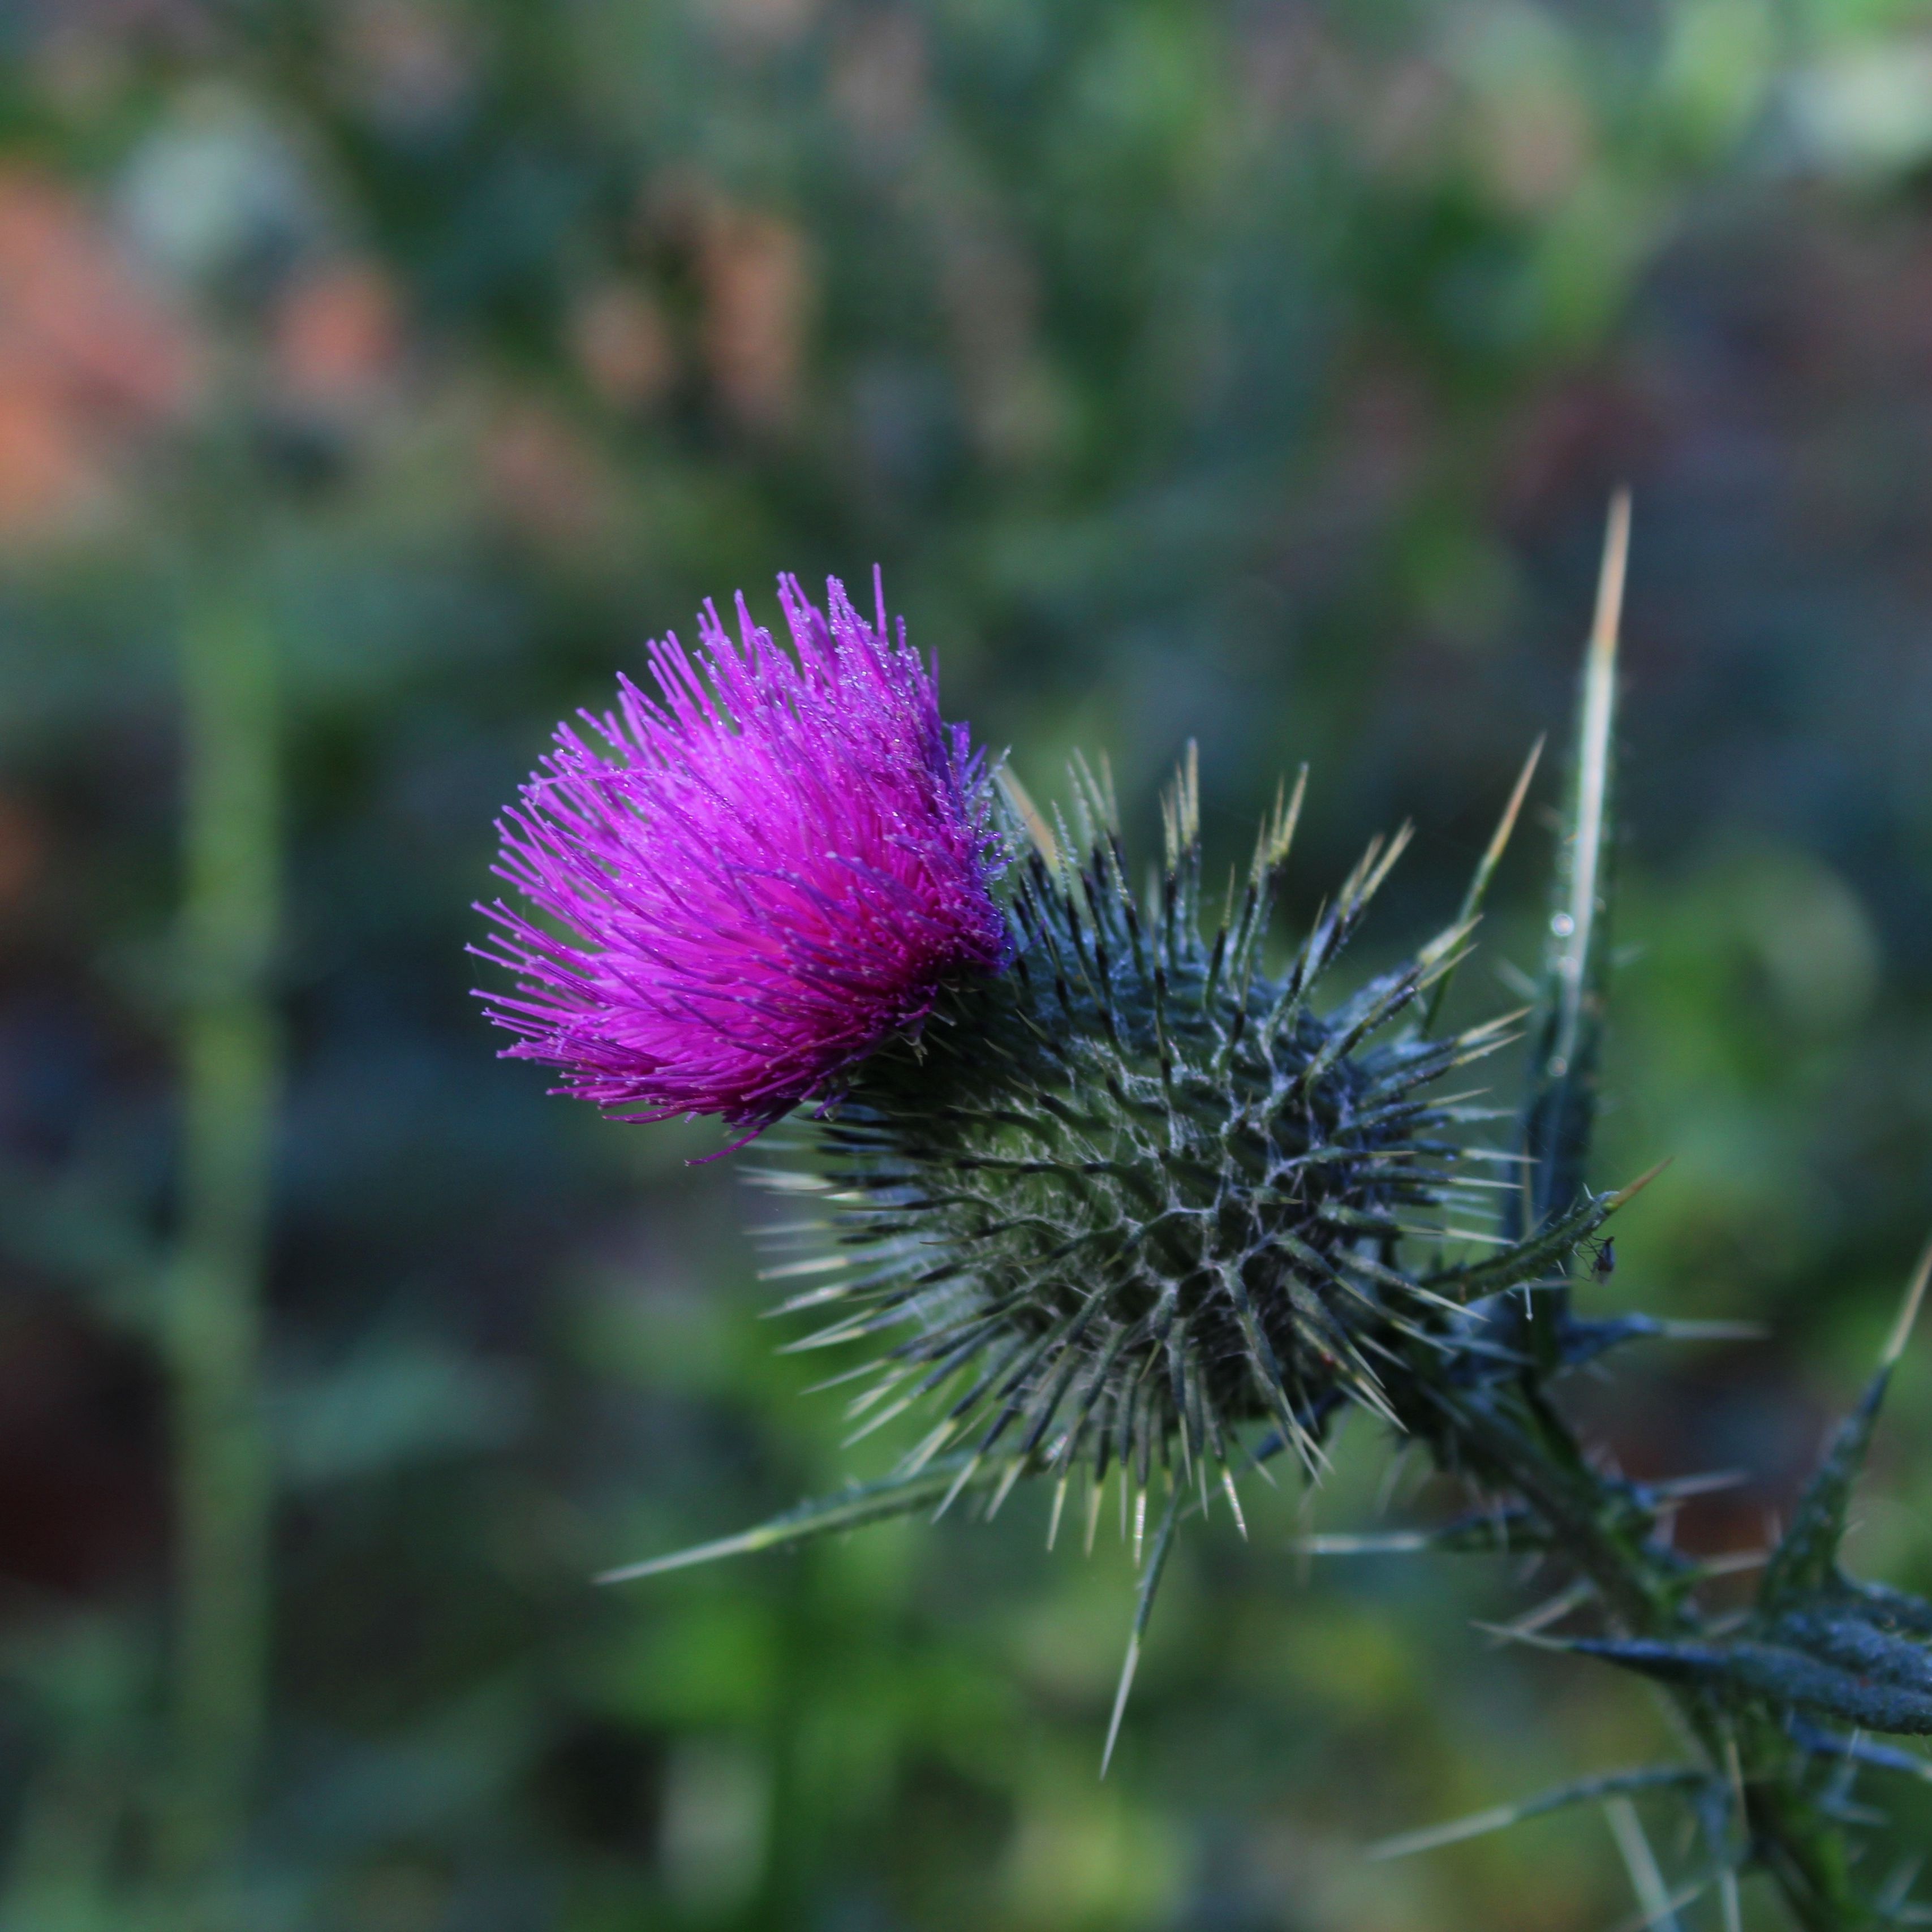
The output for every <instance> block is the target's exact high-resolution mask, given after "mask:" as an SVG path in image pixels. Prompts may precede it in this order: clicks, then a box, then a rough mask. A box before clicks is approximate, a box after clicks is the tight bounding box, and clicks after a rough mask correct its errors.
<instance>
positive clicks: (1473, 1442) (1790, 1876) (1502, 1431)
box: [1431, 1381, 1882, 1932]
mask: <svg viewBox="0 0 1932 1932" xmlns="http://www.w3.org/2000/svg"><path fill="white" fill-rule="evenodd" d="M1438 1400H1439V1408H1440V1410H1441V1413H1440V1414H1439V1416H1438V1418H1436V1424H1435V1426H1434V1428H1433V1431H1432V1432H1431V1433H1432V1434H1433V1436H1434V1439H1435V1440H1436V1443H1437V1445H1438V1447H1439V1450H1440V1451H1442V1452H1443V1453H1444V1454H1445V1459H1448V1460H1454V1463H1456V1464H1457V1465H1458V1466H1460V1468H1461V1469H1463V1472H1465V1473H1466V1475H1469V1476H1471V1477H1472V1478H1475V1480H1476V1481H1478V1483H1480V1484H1483V1485H1484V1486H1485V1487H1494V1488H1496V1489H1498V1490H1511V1491H1514V1493H1516V1494H1517V1495H1519V1496H1521V1497H1522V1498H1523V1500H1524V1501H1525V1502H1526V1503H1528V1504H1529V1505H1530V1507H1531V1508H1532V1509H1533V1510H1534V1511H1535V1513H1536V1514H1537V1515H1538V1517H1540V1518H1541V1520H1542V1521H1543V1523H1544V1526H1546V1527H1547V1529H1548V1531H1549V1532H1550V1536H1551V1538H1552V1539H1553V1542H1554V1544H1555V1546H1556V1548H1557V1550H1559V1552H1560V1553H1562V1555H1563V1556H1565V1558H1566V1559H1568V1561H1569V1562H1571V1563H1572V1564H1573V1565H1574V1566H1575V1567H1576V1568H1577V1569H1578V1570H1579V1571H1581V1572H1582V1574H1583V1575H1584V1576H1586V1577H1588V1578H1589V1580H1590V1582H1591V1583H1592V1584H1594V1585H1595V1587H1596V1589H1597V1592H1598V1595H1599V1597H1600V1598H1601V1600H1602V1602H1603V1604H1604V1607H1605V1610H1606V1611H1607V1613H1608V1614H1609V1616H1610V1619H1611V1620H1612V1621H1613V1622H1614V1623H1615V1624H1616V1625H1617V1626H1618V1627H1619V1630H1620V1631H1621V1632H1622V1634H1625V1635H1628V1636H1631V1637H1687V1636H1695V1635H1697V1634H1698V1633H1699V1631H1700V1628H1701V1627H1702V1622H1703V1620H1702V1618H1701V1616H1700V1613H1699V1612H1698V1610H1697V1607H1696V1606H1695V1604H1694V1602H1693V1601H1692V1598H1691V1591H1690V1589H1689V1587H1688V1574H1689V1573H1688V1566H1687V1565H1685V1562H1684V1560H1683V1559H1682V1558H1680V1557H1679V1556H1676V1555H1675V1554H1674V1553H1673V1552H1671V1551H1670V1550H1668V1549H1667V1548H1666V1547H1664V1544H1661V1543H1660V1542H1659V1541H1657V1540H1656V1538H1655V1537H1654V1536H1653V1535H1651V1534H1650V1533H1649V1529H1648V1526H1646V1524H1644V1523H1643V1522H1642V1521H1641V1520H1638V1519H1634V1518H1633V1517H1632V1514H1631V1508H1630V1504H1629V1499H1628V1493H1626V1492H1625V1491H1623V1490H1621V1489H1619V1487H1617V1486H1616V1485H1615V1484H1613V1482H1612V1481H1610V1479H1609V1478H1607V1477H1606V1476H1604V1475H1603V1474H1602V1473H1601V1472H1600V1471H1598V1469H1595V1468H1594V1467H1593V1466H1592V1464H1591V1463H1590V1461H1589V1458H1588V1457H1586V1456H1585V1454H1583V1449H1582V1447H1581V1445H1580V1444H1579V1442H1577V1438H1576V1436H1575V1434H1574V1432H1573V1431H1572V1430H1571V1428H1570V1427H1569V1425H1568V1423H1566V1422H1565V1421H1564V1419H1563V1418H1562V1416H1560V1415H1559V1414H1558V1413H1557V1412H1556V1410H1555V1409H1554V1408H1553V1406H1551V1405H1550V1403H1549V1401H1548V1400H1547V1398H1546V1397H1545V1396H1544V1394H1543V1391H1541V1388H1539V1387H1538V1385H1536V1384H1535V1382H1531V1381H1525V1382H1519V1383H1517V1384H1515V1385H1508V1386H1505V1387H1502V1388H1498V1387H1496V1386H1491V1387H1490V1388H1485V1389H1481V1390H1475V1391H1454V1392H1453V1393H1451V1392H1445V1394H1442V1395H1441V1396H1440V1397H1439V1398H1438ZM1664 1688H1667V1693H1668V1695H1669V1696H1670V1699H1671V1700H1672V1702H1673V1704H1674V1706H1676V1711H1677V1712H1678V1715H1679V1717H1680V1718H1682V1721H1683V1723H1684V1724H1685V1727H1686V1729H1687V1730H1688V1733H1689V1734H1690V1735H1691V1737H1693V1738H1694V1739H1695V1740H1696V1742H1697V1745H1698V1747H1699V1748H1700V1751H1701V1752H1702V1753H1703V1756H1704V1757H1705V1760H1706V1764H1707V1766H1708V1768H1709V1769H1710V1771H1711V1772H1712V1775H1713V1776H1714V1777H1725V1778H1727V1777H1728V1776H1729V1775H1730V1772H1729V1763H1730V1757H1731V1753H1732V1751H1733V1749H1735V1751H1736V1760H1737V1764H1738V1768H1739V1774H1740V1776H1741V1778H1742V1785H1743V1788H1744V1794H1745V1811H1746V1814H1747V1815H1746V1823H1747V1826H1748V1829H1749V1831H1750V1832H1751V1840H1752V1848H1753V1850H1754V1852H1755V1854H1756V1855H1757V1858H1759V1860H1760V1861H1761V1862H1762V1864H1763V1866H1764V1867H1765V1868H1766V1870H1769V1872H1770V1873H1771V1875H1772V1877H1773V1879H1775V1882H1776V1883H1777V1885H1778V1888H1779V1890H1780V1891H1781V1893H1782V1894H1783V1895H1784V1900H1785V1903H1787V1905H1788V1906H1790V1909H1791V1911H1792V1913H1793V1915H1794V1916H1795V1918H1796V1920H1797V1921H1798V1923H1799V1924H1800V1925H1801V1926H1802V1927H1804V1928H1805V1932H1867V1928H1870V1927H1876V1926H1877V1925H1879V1924H1881V1923H1882V1921H1881V1919H1880V1918H1879V1917H1878V1916H1877V1915H1876V1914H1875V1913H1874V1912H1873V1910H1872V1909H1871V1908H1870V1906H1868V1905H1867V1904H1866V1903H1864V1901H1863V1900H1861V1899H1860V1898H1859V1897H1858V1896H1857V1894H1856V1893H1855V1891H1854V1890H1853V1888H1852V1883H1851V1861H1850V1857H1849V1852H1848V1850H1847V1847H1846V1843H1845V1839H1844V1835H1843V1831H1842V1829H1841V1827H1840V1826H1838V1824H1837V1823H1835V1822H1834V1821H1833V1820H1832V1819H1831V1818H1829V1817H1827V1816H1826V1815H1825V1814H1824V1813H1823V1811H1822V1809H1821V1808H1820V1806H1819V1805H1818V1804H1817V1802H1816V1801H1815V1799H1814V1798H1813V1797H1812V1796H1811V1794H1810V1793H1808V1791H1807V1790H1805V1787H1804V1784H1803V1782H1802V1766H1803V1759H1802V1754H1800V1753H1799V1751H1797V1750H1796V1748H1795V1747H1794V1746H1793V1745H1792V1744H1791V1742H1790V1740H1789V1739H1787V1737H1786V1736H1784V1733H1783V1732H1782V1731H1781V1730H1780V1729H1779V1728H1778V1726H1777V1725H1775V1724H1773V1723H1772V1722H1771V1721H1769V1719H1768V1718H1765V1717H1763V1716H1762V1715H1751V1714H1749V1713H1739V1712H1736V1711H1733V1710H1730V1709H1727V1708H1726V1707H1725V1706H1723V1705H1722V1704H1721V1703H1719V1702H1718V1700H1715V1698H1713V1697H1711V1696H1710V1695H1709V1694H1708V1693H1706V1692H1703V1691H1700V1690H1698V1689H1697V1688H1694V1687H1688V1686H1682V1685H1671V1686H1668V1687H1664Z"/></svg>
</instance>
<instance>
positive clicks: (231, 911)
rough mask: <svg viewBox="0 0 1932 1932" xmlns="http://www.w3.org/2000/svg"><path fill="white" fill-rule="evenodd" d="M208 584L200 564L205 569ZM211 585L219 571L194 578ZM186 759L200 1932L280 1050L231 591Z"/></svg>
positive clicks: (260, 1443) (273, 786) (179, 1398)
mask: <svg viewBox="0 0 1932 1932" xmlns="http://www.w3.org/2000/svg"><path fill="white" fill-rule="evenodd" d="M204 568H205V567H204ZM207 574H208V576H210V577H214V576H215V575H217V573H216V572H214V571H208V573H207ZM181 696H182V703H183V730H184V784H185V796H184V823H183V832H182V859H183V870H184V896H183V904H182V910H181V952H180V958H181V968H182V1002H181V1022H180V1033H179V1052H180V1056H181V1082H182V1097H181V1109H182V1115H181V1136H182V1139H181V1150H182V1151H181V1194H180V1219H179V1225H178V1236H177V1240H176V1244H175V1253H174V1257H173V1264H172V1270H171V1273H170V1279H169V1294H168V1305H167V1309H166V1322H165V1330H166V1336H165V1340H166V1355H167V1364H168V1369H169V1377H170V1382H171V1391H172V1406H173V1427H174V1488H175V1510H176V1515H177V1527H176V1537H177V1548H176V1583H175V1635H174V1661H173V1666H172V1669H173V1685H172V1699H173V1720H172V1721H173V1727H174V1758H173V1763H172V1772H171V1784H170V1788H169V1792H168V1793H167V1797H166V1806H165V1809H164V1812H163V1820H162V1832H161V1838H160V1846H159V1850H160V1861H161V1864H162V1867H163V1871H164V1873H165V1874H166V1879H167V1880H168V1882H169V1884H170V1885H172V1886H174V1887H175V1888H178V1891H180V1893H181V1895H182V1896H183V1897H184V1899H185V1900H191V1901H202V1902H201V1903H191V1904H190V1912H191V1913H192V1914H194V1915H196V1916H197V1918H198V1922H202V1923H219V1922H220V1919H219V1917H218V1915H215V1916H212V1917H211V1916H210V1915H211V1914H214V1913H216V1911H217V1909H216V1907H215V1906H214V1897H215V1896H216V1888H217V1886H218V1885H220V1882H221V1879H222V1876H223V1869H224V1867H226V1865H227V1864H229V1861H231V1860H232V1858H233V1855H234V1853H235V1851H236V1847H237V1846H238V1844H239V1841H240V1838H241V1836H242V1831H243V1828H244V1826H245V1821H246V1818H247V1814H248V1786H249V1781H250V1779H251V1776H252V1774H253V1772H254V1765H255V1760H256V1757H257V1751H258V1747H259V1742H260V1733H261V1728H262V1721H263V1706H264V1678H265V1676H266V1667H267V1652H268V1627H269V1516H270V1505H271V1494H270V1490H271V1479H270V1469H269V1450H268V1445H267V1443H266V1439H265V1437H264V1433H263V1420H262V1415H261V1407H260V1389H259V1376H260V1331H261V1312H260V1303H261V1284H262V1276H263V1265H264V1259H265V1251H266V1238H267V1229H268V1219H269V1157H270V1145H271V1141H272V1134H273V1130H274V1121H275V1109H276V1105H277V1099H278V1092H279V1090H280V1086H281V1040H280V1034H279V1028H278V1025H277V1021H276V1016H275V1008H274V1004H273V1001H272V997H271V994H270V990H269V974H270V971H271V965H272V949H273V947H274V944H275V932H276V927H277V924H278V915H279V908H280V899H281V877H280V871H281V854H280V838H279V827H278V816H279V814H278V804H279V791H280V782H279V772H278V754H277V732H276V728H275V727H276V718H275V711H276V700H275V676H274V663H273V652H272V640H271V638H270V637H269V634H268V633H267V631H266V628H265V627H264V625H263V622H262V619H261V616H260V612H259V610H258V609H257V607H256V605H255V604H254V601H253V600H252V599H251V598H249V597H248V595H246V594H245V593H243V592H239V591H238V590H237V589H236V588H235V586H233V583H232V582H230V583H214V584H213V585H211V586H209V587H207V588H205V589H201V590H200V591H199V592H197V594H196V595H195V596H194V597H193V599H192V601H191V602H190V607H189V608H188V610H187V613H186V616H185V619H184V625H183V628H182V631H181Z"/></svg>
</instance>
